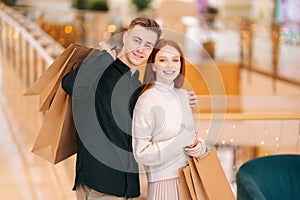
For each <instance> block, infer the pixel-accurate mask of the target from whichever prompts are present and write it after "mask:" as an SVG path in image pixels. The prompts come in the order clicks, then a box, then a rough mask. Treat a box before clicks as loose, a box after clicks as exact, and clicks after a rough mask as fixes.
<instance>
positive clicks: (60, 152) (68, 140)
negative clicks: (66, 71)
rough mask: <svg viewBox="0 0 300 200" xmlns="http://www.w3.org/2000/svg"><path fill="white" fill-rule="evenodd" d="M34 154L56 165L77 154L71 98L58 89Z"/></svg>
mask: <svg viewBox="0 0 300 200" xmlns="http://www.w3.org/2000/svg"><path fill="white" fill-rule="evenodd" d="M32 152H33V153H34V154H36V155H39V156H40V157H42V158H44V159H46V160H47V161H49V162H51V163H53V164H56V163H58V162H60V161H62V160H64V159H66V158H68V157H70V156H71V155H73V154H75V153H76V131H75V125H74V121H73V117H72V106H71V98H70V97H69V96H68V95H67V94H66V93H65V92H64V91H63V89H62V88H61V87H59V88H58V90H57V94H56V95H55V97H54V100H53V103H52V106H51V107H50V109H49V111H48V112H47V113H46V116H45V120H44V121H43V124H42V127H41V129H40V131H39V133H38V136H37V138H36V140H35V143H34V146H33V148H32Z"/></svg>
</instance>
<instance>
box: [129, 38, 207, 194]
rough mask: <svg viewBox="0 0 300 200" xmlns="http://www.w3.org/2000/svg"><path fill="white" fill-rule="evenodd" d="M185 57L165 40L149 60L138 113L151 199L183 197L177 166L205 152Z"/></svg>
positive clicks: (137, 145)
mask: <svg viewBox="0 0 300 200" xmlns="http://www.w3.org/2000/svg"><path fill="white" fill-rule="evenodd" d="M184 72H185V59H184V56H183V52H182V50H181V48H180V47H179V45H178V44H177V43H175V42H174V41H171V40H164V39H161V40H159V41H158V43H157V44H156V46H155V47H154V49H153V51H152V53H151V54H150V56H149V59H148V61H147V65H146V70H145V76H144V84H146V86H145V89H144V90H143V92H142V93H141V95H140V97H139V99H138V101H137V103H136V105H135V108H134V112H133V124H132V135H133V137H132V142H133V152H134V156H135V159H136V160H137V161H138V162H139V163H141V164H143V165H144V169H145V170H146V173H147V178H148V195H147V199H148V200H165V199H172V200H176V199H177V200H178V199H179V187H178V169H179V168H180V167H182V166H185V165H186V164H187V159H188V156H193V157H197V156H199V155H201V154H202V153H204V152H205V149H206V148H205V144H204V142H203V140H202V139H201V138H197V134H196V132H197V131H196V129H195V124H194V120H193V117H192V111H191V108H190V106H189V99H188V93H187V91H186V90H183V89H179V88H180V87H181V86H182V85H183V82H184Z"/></svg>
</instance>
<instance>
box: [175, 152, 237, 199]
mask: <svg viewBox="0 0 300 200" xmlns="http://www.w3.org/2000/svg"><path fill="white" fill-rule="evenodd" d="M188 162H189V164H188V165H187V166H185V167H182V168H180V169H179V170H178V173H179V190H180V197H181V199H184V200H220V199H226V200H235V197H234V195H233V192H232V190H231V187H230V185H229V182H228V180H227V177H226V175H225V172H224V170H223V168H222V165H221V163H220V161H219V158H218V155H217V151H216V149H215V148H213V149H212V150H211V151H210V152H208V153H207V154H206V155H204V156H203V157H200V158H189V160H188ZM188 193H189V194H188Z"/></svg>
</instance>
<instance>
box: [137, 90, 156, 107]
mask: <svg viewBox="0 0 300 200" xmlns="http://www.w3.org/2000/svg"><path fill="white" fill-rule="evenodd" d="M156 97H157V95H156V93H155V91H154V89H153V88H150V89H147V90H146V91H144V92H143V93H142V94H141V95H140V96H139V98H138V100H137V104H136V105H139V104H145V105H151V104H152V103H153V102H155V99H156Z"/></svg>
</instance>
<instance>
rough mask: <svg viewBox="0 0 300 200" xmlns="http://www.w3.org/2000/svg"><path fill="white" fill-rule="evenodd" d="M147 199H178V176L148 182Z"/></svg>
mask: <svg viewBox="0 0 300 200" xmlns="http://www.w3.org/2000/svg"><path fill="white" fill-rule="evenodd" d="M147 200H179V185H178V178H173V179H167V180H161V181H156V182H151V183H148V194H147Z"/></svg>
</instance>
